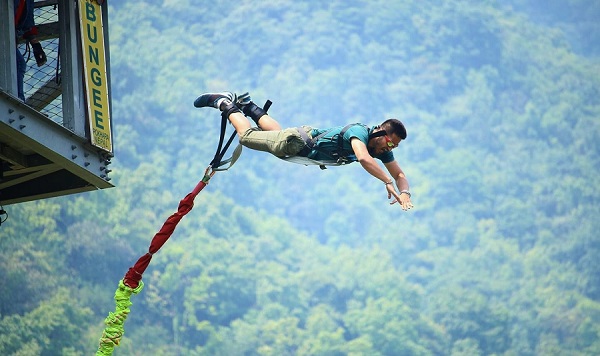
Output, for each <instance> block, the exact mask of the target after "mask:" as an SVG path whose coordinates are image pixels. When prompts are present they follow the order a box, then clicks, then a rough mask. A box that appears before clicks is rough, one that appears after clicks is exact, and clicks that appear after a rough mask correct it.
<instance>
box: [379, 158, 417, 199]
mask: <svg viewBox="0 0 600 356" xmlns="http://www.w3.org/2000/svg"><path fill="white" fill-rule="evenodd" d="M385 168H387V170H388V172H390V174H391V175H392V177H393V178H394V180H395V181H396V186H397V187H398V189H399V190H400V199H397V202H399V203H400V205H401V206H402V209H404V210H408V209H410V208H412V207H413V204H412V202H411V201H410V192H409V189H410V188H409V185H408V179H406V175H405V174H404V172H403V171H402V168H400V165H399V164H398V162H396V161H392V162H389V163H385ZM394 203H395V202H392V204H394Z"/></svg>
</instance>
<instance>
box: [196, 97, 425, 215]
mask: <svg viewBox="0 0 600 356" xmlns="http://www.w3.org/2000/svg"><path fill="white" fill-rule="evenodd" d="M270 105H271V102H270V101H267V103H266V104H265V106H264V107H263V108H261V107H259V106H257V105H256V104H255V103H254V102H253V101H252V99H251V97H250V95H249V94H248V93H244V94H241V95H239V96H238V95H237V94H235V93H232V92H220V93H205V94H202V95H200V96H199V97H198V98H197V99H196V101H195V102H194V106H195V107H197V108H202V107H212V108H216V109H218V110H220V111H221V116H222V118H223V120H225V119H227V120H228V121H229V122H230V123H231V124H232V125H233V127H234V128H235V130H236V132H237V135H238V136H239V141H240V144H241V145H243V146H244V147H248V148H250V149H253V150H257V151H264V152H269V153H271V154H273V155H274V156H276V157H279V158H281V159H284V160H287V161H291V162H295V163H300V164H305V165H308V164H316V165H319V166H320V167H321V169H325V167H326V166H337V165H343V164H348V163H352V162H359V163H360V165H361V166H362V167H363V168H364V170H365V171H367V172H368V173H369V174H371V175H372V176H373V177H375V178H377V179H379V180H380V181H382V182H383V183H384V184H385V188H386V190H387V194H388V199H391V198H392V197H393V200H392V202H391V203H390V204H395V203H399V205H400V206H401V207H402V209H403V210H409V209H411V208H413V204H412V202H411V194H410V190H409V185H408V180H407V179H406V175H405V174H404V172H403V171H402V169H401V168H400V165H399V164H398V162H397V161H396V160H395V159H394V154H393V152H392V150H393V149H394V148H397V147H398V145H399V144H400V142H401V141H402V140H404V139H406V136H407V134H406V128H405V127H404V125H403V124H402V122H400V121H399V120H397V119H388V120H385V121H384V122H383V123H382V124H381V125H377V126H372V127H369V126H367V125H364V124H361V123H355V124H349V125H346V126H338V127H333V128H329V129H318V128H313V127H310V126H301V127H296V128H287V129H282V128H281V126H280V124H279V123H278V122H277V121H276V120H275V119H274V118H273V117H271V116H270V115H269V114H268V113H267V110H268V108H269V106H270ZM246 116H247V117H249V118H250V119H251V120H252V121H254V122H255V123H256V125H257V126H256V127H253V126H252V124H251V122H250V121H249V120H248V119H247V118H246ZM375 159H378V160H380V161H381V162H382V163H383V164H384V166H385V168H386V169H387V171H388V173H389V175H391V178H390V176H389V175H388V173H386V172H385V171H384V170H383V168H381V166H380V165H379V164H378V163H377V161H375ZM394 182H395V183H396V186H397V187H398V190H399V192H398V191H396V188H395V187H394Z"/></svg>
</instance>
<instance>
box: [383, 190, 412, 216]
mask: <svg viewBox="0 0 600 356" xmlns="http://www.w3.org/2000/svg"><path fill="white" fill-rule="evenodd" d="M385 187H386V189H387V192H388V199H391V198H392V196H393V197H394V200H392V202H391V203H390V205H393V204H396V203H399V204H400V207H401V208H402V210H404V211H406V210H409V209H411V208H413V207H414V205H413V204H412V202H411V201H410V195H408V194H406V193H401V194H398V193H397V192H396V189H394V186H393V185H392V184H386V185H385Z"/></svg>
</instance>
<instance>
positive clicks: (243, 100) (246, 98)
mask: <svg viewBox="0 0 600 356" xmlns="http://www.w3.org/2000/svg"><path fill="white" fill-rule="evenodd" d="M251 102H252V98H250V93H248V92H246V93H244V94H240V95H238V96H237V100H236V101H235V105H236V106H237V107H238V108H240V110H244V106H246V105H248V104H250V103H251Z"/></svg>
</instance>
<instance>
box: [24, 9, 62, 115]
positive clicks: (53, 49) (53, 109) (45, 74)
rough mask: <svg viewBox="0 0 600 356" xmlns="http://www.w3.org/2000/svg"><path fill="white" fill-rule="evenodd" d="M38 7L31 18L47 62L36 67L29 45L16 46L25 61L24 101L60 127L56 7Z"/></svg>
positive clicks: (60, 98)
mask: <svg viewBox="0 0 600 356" xmlns="http://www.w3.org/2000/svg"><path fill="white" fill-rule="evenodd" d="M41 4H42V3H36V9H35V10H34V18H35V24H36V26H37V27H38V31H39V34H38V36H37V38H38V40H39V41H40V44H41V45H42V48H43V49H44V52H45V53H46V57H47V58H48V60H47V62H46V63H45V64H44V65H42V66H40V67H38V66H37V63H36V61H35V57H34V55H33V51H32V50H31V46H30V45H29V44H27V43H25V42H21V43H19V44H18V47H19V50H20V51H21V53H23V56H24V58H25V61H26V62H27V71H26V72H25V79H24V80H23V91H24V92H25V102H26V103H27V104H28V105H29V106H31V107H33V108H35V109H36V110H38V111H40V112H41V113H43V114H44V115H46V116H47V117H48V118H49V119H51V120H52V121H55V122H57V123H59V124H61V125H62V124H63V115H62V95H61V94H62V90H61V85H60V84H61V83H60V78H61V76H60V60H59V43H58V42H59V41H58V37H59V28H58V5H56V4H50V5H42V6H40V5H41Z"/></svg>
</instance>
